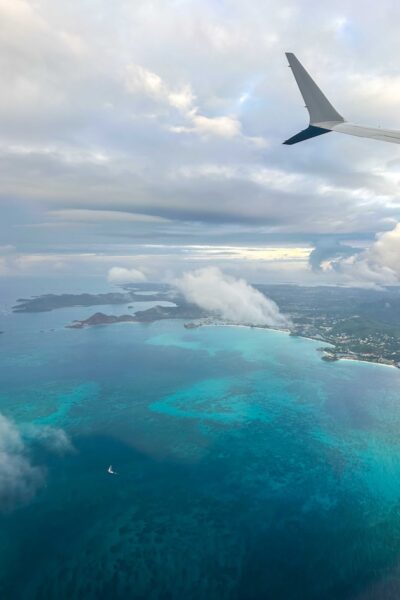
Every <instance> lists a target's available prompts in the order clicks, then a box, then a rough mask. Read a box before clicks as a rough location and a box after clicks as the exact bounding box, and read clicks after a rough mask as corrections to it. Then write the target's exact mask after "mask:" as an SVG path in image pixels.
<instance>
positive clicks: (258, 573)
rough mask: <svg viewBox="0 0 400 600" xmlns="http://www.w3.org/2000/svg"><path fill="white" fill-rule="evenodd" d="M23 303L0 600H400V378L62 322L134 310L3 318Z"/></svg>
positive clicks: (231, 345)
mask: <svg viewBox="0 0 400 600" xmlns="http://www.w3.org/2000/svg"><path fill="white" fill-rule="evenodd" d="M25 285H26V284H25ZM19 291H20V290H18V293H17V291H15V290H14V291H12V290H11V288H8V296H7V297H6V295H5V294H4V295H3V296H2V300H1V302H2V303H1V307H0V308H1V311H0V330H2V331H4V333H3V334H1V335H0V412H1V414H2V415H3V417H4V421H5V425H4V427H5V429H4V430H3V431H5V430H6V429H7V427H8V426H9V427H10V428H11V429H12V431H13V432H14V437H13V435H11V434H10V435H8V434H7V435H8V437H6V436H3V442H2V441H1V439H0V509H1V513H0V523H1V526H0V597H1V598H4V599H6V600H8V599H13V600H15V599H19V598H21V599H22V598H23V599H29V600H30V599H52V598H56V599H57V600H61V599H64V598H65V599H67V598H68V599H69V600H71V599H74V598H85V600H86V599H88V600H90V599H94V598H96V599H97V598H101V599H111V598H112V599H120V598H121V599H122V598H123V599H125V598H131V599H146V600H147V599H150V600H151V599H163V600H167V599H170V600H173V599H185V600H186V599H189V598H190V599H193V600H197V599H208V600H213V599H218V600H220V599H225V598H226V599H241V600H242V599H243V600H246V599H266V598H271V599H274V600H275V599H281V598H284V599H300V598H305V599H314V598H315V599H321V598H324V599H331V598H332V599H338V598H354V599H375V598H391V597H393V598H397V597H400V564H399V558H400V436H399V431H400V371H399V370H397V369H394V368H390V367H384V366H380V365H375V364H366V363H360V362H349V361H340V362H335V363H326V362H324V361H322V360H321V357H320V354H319V353H318V351H317V349H318V347H319V346H320V345H321V342H315V341H311V340H306V339H300V338H294V337H290V336H289V335H287V334H285V333H283V332H278V331H271V330H263V329H256V328H253V329H251V328H244V327H216V326H210V327H202V328H198V329H192V330H187V329H185V328H184V327H183V322H182V321H180V320H176V321H172V320H171V321H159V322H155V323H152V324H143V323H124V324H117V325H110V326H98V327H93V328H88V329H82V330H71V329H66V328H65V327H64V326H65V325H66V324H68V323H70V322H71V321H72V320H73V319H82V318H86V317H87V316H89V315H90V314H92V313H93V312H96V311H97V310H101V311H103V312H106V313H108V314H109V313H112V314H122V313H123V312H125V308H126V307H121V306H112V307H89V308H71V309H60V310H56V311H53V312H49V313H37V314H12V313H11V312H10V305H11V304H12V302H13V301H14V300H15V298H16V297H17V296H18V295H24V294H22V293H21V294H19ZM45 291H53V290H45ZM65 291H70V290H65ZM89 291H90V290H89ZM99 291H100V290H99ZM101 291H104V290H103V289H102V290H101ZM7 431H8V430H7ZM1 432H2V429H1V427H0V435H1ZM15 432H17V434H15ZM63 432H64V433H63ZM15 435H18V436H19V437H18V439H17V440H16V439H15ZM63 436H64V437H63ZM66 436H68V439H69V440H70V442H69V443H67V442H66V439H67V438H66ZM57 444H58V445H57ZM109 465H112V467H113V470H115V471H116V472H117V474H116V475H112V474H109V473H108V472H107V469H108V467H109ZM8 467H10V468H8ZM4 473H6V475H7V476H5V475H4ZM7 485H8V486H9V488H8V492H7V493H3V495H2V494H1V486H7ZM1 500H3V506H2V505H1Z"/></svg>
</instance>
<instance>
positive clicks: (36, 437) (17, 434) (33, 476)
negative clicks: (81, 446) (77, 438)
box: [0, 413, 73, 511]
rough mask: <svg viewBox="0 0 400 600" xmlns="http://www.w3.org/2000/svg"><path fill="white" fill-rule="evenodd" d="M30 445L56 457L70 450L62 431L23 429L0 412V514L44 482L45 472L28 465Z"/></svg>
mask: <svg viewBox="0 0 400 600" xmlns="http://www.w3.org/2000/svg"><path fill="white" fill-rule="evenodd" d="M32 443H38V444H40V445H42V446H43V447H44V448H46V449H47V450H49V451H51V452H56V453H58V454H60V453H62V454H63V453H65V452H70V451H72V450H73V446H72V444H71V442H70V440H69V438H68V436H67V435H66V433H65V432H64V431H63V430H62V429H53V428H52V427H37V426H33V425H29V426H27V427H26V428H25V430H24V428H18V427H17V426H16V425H15V423H13V422H12V421H10V420H9V419H7V418H6V417H5V416H4V415H2V414H1V413H0V511H10V510H12V509H13V508H15V507H16V506H19V505H21V504H26V503H27V502H29V501H30V500H31V499H32V498H33V497H34V496H35V494H36V493H37V491H38V490H39V489H40V488H41V487H42V486H43V485H44V483H45V479H46V469H45V468H44V467H43V466H41V465H35V464H33V462H32V456H31V444H32Z"/></svg>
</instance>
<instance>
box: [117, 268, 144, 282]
mask: <svg viewBox="0 0 400 600" xmlns="http://www.w3.org/2000/svg"><path fill="white" fill-rule="evenodd" d="M108 281H109V282H110V283H140V282H142V281H146V275H145V274H144V273H143V271H140V270H139V269H126V268H125V267H112V268H111V269H110V270H109V271H108Z"/></svg>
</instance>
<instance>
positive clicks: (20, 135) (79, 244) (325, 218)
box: [0, 0, 400, 282]
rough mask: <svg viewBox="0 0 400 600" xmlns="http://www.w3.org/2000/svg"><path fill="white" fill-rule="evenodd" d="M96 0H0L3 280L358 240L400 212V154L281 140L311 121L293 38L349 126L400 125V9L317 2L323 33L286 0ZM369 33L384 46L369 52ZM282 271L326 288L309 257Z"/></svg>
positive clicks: (366, 146) (341, 143) (243, 267)
mask: <svg viewBox="0 0 400 600" xmlns="http://www.w3.org/2000/svg"><path fill="white" fill-rule="evenodd" d="M93 5H94V6H95V9H96V14H99V15H100V18H99V19H93V18H92V12H93V11H92V10H91V9H90V6H89V4H88V3H82V2H81V3H79V2H69V3H60V2H49V1H48V0H35V2H31V1H29V0H0V77H1V81H2V83H3V88H4V90H5V92H4V93H3V94H2V95H1V98H0V130H1V132H2V134H1V140H0V179H1V181H2V186H1V191H0V207H1V208H0V239H1V244H2V245H4V246H14V247H15V257H16V258H15V260H14V258H13V253H12V252H9V253H8V252H7V253H6V254H4V253H0V254H1V256H0V274H1V275H7V274H10V275H12V274H13V273H14V271H15V272H16V273H17V274H18V273H22V272H24V273H27V272H28V271H29V274H32V275H33V274H36V275H39V276H40V275H47V271H46V268H47V266H46V265H47V264H48V265H49V267H48V274H49V275H50V274H52V273H53V274H54V276H56V274H57V273H59V270H60V269H62V268H63V265H65V264H66V262H71V261H72V258H68V261H64V260H63V259H62V258H60V256H61V255H62V254H66V253H68V254H69V255H70V257H71V256H72V255H73V254H75V256H76V261H75V264H76V273H77V274H80V275H88V274H89V273H90V274H92V270H91V269H92V267H93V264H94V259H93V260H92V259H90V260H86V259H84V260H81V259H80V255H81V254H90V255H94V254H96V256H97V257H98V262H99V264H100V261H102V260H103V261H107V260H108V262H107V264H106V266H103V267H102V268H103V271H106V270H107V269H108V268H109V267H110V266H113V265H118V266H121V267H126V268H130V266H131V264H132V263H129V262H128V260H127V261H126V262H125V261H123V260H120V259H119V258H118V257H119V256H122V255H124V256H126V255H129V252H130V251H131V249H126V247H123V245H124V244H125V241H127V240H129V241H130V242H131V243H132V246H133V245H135V244H137V245H139V244H145V243H151V242H154V240H157V241H158V242H160V243H163V244H171V245H179V244H180V245H182V246H183V245H188V244H190V243H196V244H208V243H215V244H216V245H218V244H221V245H230V246H240V245H242V244H243V245H246V246H249V245H253V244H257V246H259V245H262V244H265V245H266V246H271V245H273V244H274V243H277V244H278V245H280V246H284V245H285V243H286V242H287V241H290V240H288V237H287V236H295V235H298V236H302V237H301V243H302V244H303V243H304V244H305V245H310V246H311V245H312V244H313V242H314V241H315V240H321V239H322V238H323V237H324V236H330V237H333V236H334V237H336V238H337V239H339V238H341V239H342V236H344V235H347V234H352V237H349V238H347V239H351V240H354V241H355V244H356V245H357V243H358V242H360V240H361V241H362V236H364V235H366V234H368V235H369V236H370V237H373V236H374V234H375V233H376V232H378V231H383V230H384V229H385V228H386V227H387V223H388V219H392V220H393V221H396V222H397V221H399V220H400V203H399V195H398V186H399V181H400V176H399V160H398V153H399V151H400V149H399V148H396V147H395V146H394V145H391V144H379V143H374V142H372V141H368V140H363V139H356V138H351V137H347V136H339V135H336V134H332V136H323V137H322V138H320V139H318V140H315V141H310V142H307V143H304V144H301V145H299V146H294V147H293V148H289V147H286V146H282V144H281V142H282V141H283V140H284V139H285V138H287V137H288V136H289V135H290V134H291V133H295V132H296V131H298V130H299V129H300V128H301V127H303V126H304V124H305V122H306V119H307V114H306V111H305V110H304V107H303V103H302V102H301V98H300V95H299V93H298V90H297V87H296V84H295V82H294V80H293V78H292V76H291V74H290V71H289V69H287V66H286V61H285V58H284V50H287V49H288V48H287V47H285V44H286V42H287V40H291V44H292V45H293V49H294V50H295V51H296V53H297V54H298V56H299V58H300V59H301V60H302V62H304V65H305V66H306V67H307V69H309V71H310V72H311V74H312V75H313V76H314V77H315V78H316V80H317V81H318V82H319V83H320V84H321V86H322V89H323V90H324V91H326V93H327V95H328V97H329V98H330V99H331V100H332V102H333V103H334V104H335V105H337V108H338V110H340V112H342V113H343V114H344V115H346V116H347V117H348V118H349V119H353V118H359V120H360V122H361V123H362V122H365V123H367V124H368V123H370V124H371V125H373V124H376V125H382V126H383V127H385V126H386V127H389V128H396V127H398V126H399V117H398V110H397V106H398V99H399V97H400V83H399V82H400V78H399V67H398V64H396V59H395V57H396V56H398V54H399V51H400V37H399V36H398V34H397V31H396V28H395V27H394V26H393V23H394V22H395V20H396V17H398V16H399V15H400V9H398V8H397V7H394V5H393V2H390V1H389V0H383V2H382V3H381V4H380V5H379V6H378V5H377V6H375V7H374V8H373V9H372V10H369V11H365V10H363V7H364V4H363V3H362V1H361V0H354V1H353V2H351V3H348V2H347V3H345V2H344V1H343V0H342V1H341V2H339V4H338V5H337V4H335V6H331V5H328V4H326V3H321V2H317V0H310V7H309V10H310V12H312V14H313V16H314V19H313V20H314V21H315V22H318V24H319V26H318V27H314V26H313V23H311V22H309V23H305V22H304V15H303V12H302V11H301V10H300V8H299V6H297V5H295V3H292V5H291V6H283V7H282V3H281V2H279V0H268V1H265V0H254V2H253V3H252V4H251V7H249V5H248V4H245V3H240V2H238V1H237V0H233V1H231V2H204V1H201V0H191V1H190V2H182V1H179V2H173V3H168V2H165V1H164V0H154V1H152V2H146V1H145V0H137V1H135V2H119V3H113V4H112V5H111V3H110V2H107V0H95V1H94V3H93ZM132 31H134V32H135V35H132ZM371 35H373V36H376V38H377V39H385V44H381V45H379V46H376V48H375V52H374V54H373V56H370V53H369V54H368V50H369V45H370V39H371ZM155 39H156V40H157V44H154V40H155ZM316 47H317V48H319V49H320V51H319V52H318V54H316V53H315V52H314V53H313V52H312V50H311V49H312V48H316ZM367 55H368V61H366V60H365V57H366V56H367ZM349 57H351V60H350V59H349ZM262 146H264V147H262ZM277 236H278V237H277ZM279 236H280V237H279ZM211 237H212V238H213V239H211ZM256 239H257V241H255V240H256ZM364 239H365V238H364ZM132 253H135V254H137V253H138V251H137V250H135V249H133V250H132ZM144 254H145V253H144ZM31 255H37V256H39V255H40V256H43V257H48V258H47V259H46V261H47V262H46V261H45V260H41V259H34V260H30V259H29V258H27V259H25V258H24V257H27V256H31ZM19 256H20V257H21V259H18V257H19ZM112 257H115V258H112ZM153 258H154V257H150V256H149V255H146V257H144V256H142V257H141V258H140V262H138V264H140V265H141V266H145V265H146V266H147V262H146V261H147V260H153ZM314 258H317V256H316V255H314ZM191 259H192V256H191V255H190V251H188V252H187V254H185V256H184V258H181V259H180V260H179V262H180V264H179V265H178V264H177V261H174V260H173V259H172V258H171V264H170V265H169V266H168V268H173V269H175V267H176V271H177V272H181V270H182V268H186V269H192V268H194V267H193V265H192V263H191V264H190V265H187V264H186V262H187V261H190V260H191ZM154 260H155V259H154ZM153 262H154V261H153ZM160 262H161V259H160ZM281 264H282V269H280V272H281V274H282V277H283V278H284V279H285V281H293V278H296V281H297V282H299V281H302V280H305V279H306V278H308V279H309V280H312V279H313V280H314V282H317V281H318V280H320V281H322V280H323V273H321V271H311V270H309V269H307V262H306V261H304V264H303V265H302V268H301V269H300V266H298V267H296V273H295V274H293V275H291V276H290V277H289V274H288V272H285V273H284V265H283V262H282V263H281ZM25 265H26V269H25ZM219 265H220V267H221V268H224V267H225V264H224V263H223V262H220V263H219ZM236 266H237V269H236V267H234V266H233V264H232V265H231V266H230V268H231V269H232V270H231V271H230V272H233V269H234V268H235V269H236V271H235V273H239V274H240V275H244V276H245V277H246V278H247V279H248V278H249V277H253V276H255V274H254V273H253V272H251V271H250V269H251V267H249V266H248V264H247V263H239V261H237V262H236ZM63 269H64V270H63V272H66V271H67V270H68V269H67V268H63ZM160 270H161V269H160ZM98 272H99V271H96V273H98ZM151 272H153V270H151ZM262 272H263V270H262V265H261V263H260V270H259V272H258V273H257V277H259V276H261V275H262ZM276 272H278V270H276ZM270 276H271V272H270V273H266V274H265V277H263V278H262V280H264V281H269V280H270V279H269V277H270ZM257 280H258V281H260V280H261V279H257Z"/></svg>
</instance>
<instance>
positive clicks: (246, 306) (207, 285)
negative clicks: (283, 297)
mask: <svg viewBox="0 0 400 600" xmlns="http://www.w3.org/2000/svg"><path fill="white" fill-rule="evenodd" d="M174 284H175V286H176V287H177V288H178V290H179V291H180V292H181V293H182V294H183V296H184V297H185V299H186V300H187V301H188V302H191V303H193V304H196V305H197V306H199V307H200V308H202V309H204V310H207V311H210V312H212V313H214V314H215V315H217V316H219V317H221V318H223V319H226V320H227V321H231V322H233V323H238V324H239V323H241V324H246V325H267V326H273V327H284V326H287V325H288V324H289V321H288V319H287V318H286V317H285V316H284V315H283V314H282V313H281V312H280V311H279V307H278V305H277V304H276V303H275V302H273V300H270V299H269V298H266V296H264V295H263V294H262V293H261V292H259V291H258V290H256V289H255V288H254V287H252V286H251V285H249V284H248V283H247V282H246V281H245V280H244V279H236V278H235V277H232V276H231V275H227V274H226V273H223V272H222V271H221V270H220V269H218V268H217V267H206V268H204V269H197V270H196V271H190V272H188V273H184V274H183V276H182V277H181V278H180V279H178V280H175V281H174Z"/></svg>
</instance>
